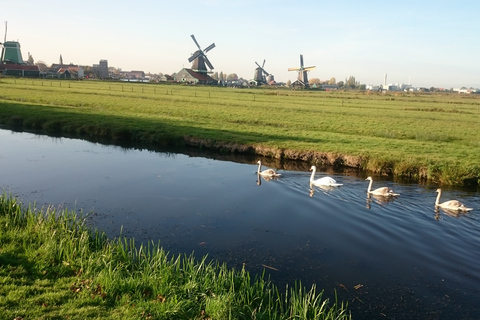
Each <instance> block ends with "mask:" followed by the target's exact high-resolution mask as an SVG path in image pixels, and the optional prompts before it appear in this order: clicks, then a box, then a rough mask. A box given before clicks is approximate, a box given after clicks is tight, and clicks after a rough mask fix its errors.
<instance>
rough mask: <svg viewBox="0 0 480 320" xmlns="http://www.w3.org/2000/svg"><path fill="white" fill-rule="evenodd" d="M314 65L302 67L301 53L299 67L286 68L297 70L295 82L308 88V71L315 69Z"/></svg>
mask: <svg viewBox="0 0 480 320" xmlns="http://www.w3.org/2000/svg"><path fill="white" fill-rule="evenodd" d="M315 68H316V67H315V66H311V67H304V65H303V54H300V67H299V68H288V71H298V76H297V82H298V83H299V84H301V85H302V86H303V87H305V88H308V87H309V83H308V72H309V71H310V70H313V69H315Z"/></svg>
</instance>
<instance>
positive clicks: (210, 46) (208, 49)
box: [203, 43, 215, 53]
mask: <svg viewBox="0 0 480 320" xmlns="http://www.w3.org/2000/svg"><path fill="white" fill-rule="evenodd" d="M213 48H215V43H212V44H211V45H209V46H208V47H206V48H205V50H203V52H205V53H206V52H208V51H210V50H212V49H213Z"/></svg>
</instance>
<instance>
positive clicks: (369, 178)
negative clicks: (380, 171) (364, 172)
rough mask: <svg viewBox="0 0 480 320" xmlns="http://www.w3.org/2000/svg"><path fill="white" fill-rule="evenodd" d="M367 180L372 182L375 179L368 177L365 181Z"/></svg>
mask: <svg viewBox="0 0 480 320" xmlns="http://www.w3.org/2000/svg"><path fill="white" fill-rule="evenodd" d="M365 180H370V181H372V180H373V179H372V177H368V178H367V179H365Z"/></svg>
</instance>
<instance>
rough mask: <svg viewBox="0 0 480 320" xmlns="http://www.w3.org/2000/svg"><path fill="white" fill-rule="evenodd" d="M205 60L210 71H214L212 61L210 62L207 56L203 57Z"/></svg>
mask: <svg viewBox="0 0 480 320" xmlns="http://www.w3.org/2000/svg"><path fill="white" fill-rule="evenodd" d="M203 58H204V59H205V63H206V64H207V66H208V67H209V68H210V70H213V66H212V64H211V63H210V60H208V58H207V56H203Z"/></svg>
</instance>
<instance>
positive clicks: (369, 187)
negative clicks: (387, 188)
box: [367, 179, 373, 193]
mask: <svg viewBox="0 0 480 320" xmlns="http://www.w3.org/2000/svg"><path fill="white" fill-rule="evenodd" d="M372 183H373V180H371V179H370V182H369V183H368V189H367V193H370V191H371V190H372Z"/></svg>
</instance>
